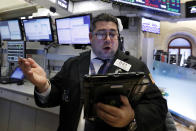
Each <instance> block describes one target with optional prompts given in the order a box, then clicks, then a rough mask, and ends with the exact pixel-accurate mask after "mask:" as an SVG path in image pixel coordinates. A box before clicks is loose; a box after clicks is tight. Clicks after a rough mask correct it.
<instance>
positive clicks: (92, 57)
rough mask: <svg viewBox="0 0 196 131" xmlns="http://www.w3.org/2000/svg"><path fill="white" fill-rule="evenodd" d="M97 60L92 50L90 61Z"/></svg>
mask: <svg viewBox="0 0 196 131" xmlns="http://www.w3.org/2000/svg"><path fill="white" fill-rule="evenodd" d="M95 58H97V56H96V55H95V53H94V52H93V50H91V59H90V60H93V59H95Z"/></svg>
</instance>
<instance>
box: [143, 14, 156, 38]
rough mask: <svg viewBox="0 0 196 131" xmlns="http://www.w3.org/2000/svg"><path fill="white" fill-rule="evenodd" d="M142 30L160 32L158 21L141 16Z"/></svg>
mask: <svg viewBox="0 0 196 131" xmlns="http://www.w3.org/2000/svg"><path fill="white" fill-rule="evenodd" d="M142 31H145V32H150V33H155V34H160V21H156V20H152V19H147V18H142Z"/></svg>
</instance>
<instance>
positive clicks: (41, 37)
mask: <svg viewBox="0 0 196 131" xmlns="http://www.w3.org/2000/svg"><path fill="white" fill-rule="evenodd" d="M22 23H23V26H24V31H25V37H26V41H31V42H52V41H54V37H53V31H52V24H51V18H50V17H39V18H32V19H23V20H22Z"/></svg>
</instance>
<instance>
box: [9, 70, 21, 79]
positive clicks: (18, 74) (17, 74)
mask: <svg viewBox="0 0 196 131" xmlns="http://www.w3.org/2000/svg"><path fill="white" fill-rule="evenodd" d="M10 78H15V79H20V80H22V79H23V78H24V74H23V72H22V70H21V69H20V68H19V67H17V68H16V69H15V70H14V72H13V73H12V75H11V76H10Z"/></svg>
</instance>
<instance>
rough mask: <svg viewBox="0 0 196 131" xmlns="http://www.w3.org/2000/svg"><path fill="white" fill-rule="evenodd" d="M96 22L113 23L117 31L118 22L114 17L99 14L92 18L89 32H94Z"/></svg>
mask: <svg viewBox="0 0 196 131" xmlns="http://www.w3.org/2000/svg"><path fill="white" fill-rule="evenodd" d="M98 21H107V22H114V23H115V24H116V26H117V29H118V20H117V18H116V17H115V16H113V15H111V14H106V13H101V14H99V15H97V16H96V17H94V18H93V20H92V23H91V28H90V30H91V32H93V30H95V28H96V23H97V22H98ZM118 32H119V31H118Z"/></svg>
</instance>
